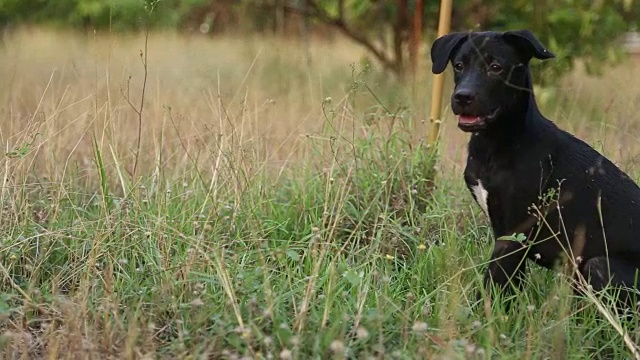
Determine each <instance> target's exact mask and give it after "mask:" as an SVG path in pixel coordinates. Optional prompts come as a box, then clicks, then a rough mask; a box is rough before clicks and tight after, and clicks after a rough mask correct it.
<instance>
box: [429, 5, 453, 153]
mask: <svg viewBox="0 0 640 360" xmlns="http://www.w3.org/2000/svg"><path fill="white" fill-rule="evenodd" d="M452 5H453V0H441V1H440V19H439V20H438V37H441V36H443V35H446V34H448V33H449V29H450V28H451V8H452ZM443 86H444V72H443V73H440V74H434V76H433V88H432V91H431V115H430V116H429V125H430V126H429V133H428V134H427V135H428V138H427V145H428V146H429V147H434V146H435V145H436V142H437V141H438V135H439V132H440V122H441V120H440V116H441V115H442V88H443Z"/></svg>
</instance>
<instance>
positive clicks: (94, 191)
mask: <svg viewBox="0 0 640 360" xmlns="http://www.w3.org/2000/svg"><path fill="white" fill-rule="evenodd" d="M26 34H28V35H31V36H30V37H29V40H25V38H26V35H25V33H22V34H18V35H16V38H15V39H16V40H15V42H10V43H9V50H8V52H7V54H6V55H1V56H0V60H1V62H2V63H4V64H5V65H7V64H11V63H12V60H11V59H15V58H19V59H21V60H20V62H15V63H13V65H14V66H15V67H17V68H18V70H14V72H13V73H10V71H11V70H6V69H10V66H5V67H4V68H5V70H3V71H5V72H6V73H4V74H0V75H2V76H4V78H11V76H10V75H13V78H14V80H13V81H12V82H10V84H11V85H10V86H9V87H8V88H7V89H4V90H3V92H2V93H1V95H2V96H5V98H6V99H7V103H8V104H9V105H8V106H7V107H5V108H3V109H2V114H3V116H4V119H5V120H3V122H2V124H1V126H2V140H3V142H4V143H5V144H6V145H7V146H6V148H7V151H6V153H7V155H6V156H5V157H4V159H3V164H2V165H3V166H2V169H3V170H2V171H3V175H4V176H3V177H4V179H5V180H4V183H3V186H2V192H1V194H0V199H1V200H2V205H3V208H2V213H1V217H0V241H1V243H2V247H1V248H0V279H1V281H0V286H1V289H2V295H1V296H0V327H1V328H2V334H0V346H1V347H2V353H3V354H4V355H5V356H6V357H7V358H10V357H11V356H16V357H22V358H33V357H46V358H132V359H133V358H135V359H138V358H140V359H142V358H205V357H210V358H229V359H233V358H236V359H238V358H255V359H271V358H275V359H305V358H385V359H386V358H398V359H411V358H446V359H451V358H469V359H486V358H500V359H523V358H524V359H534V358H535V359H537V358H551V359H561V358H562V359H563V358H567V359H579V358H592V357H596V358H598V357H600V358H628V357H630V352H629V350H628V347H627V346H626V345H625V343H624V342H623V340H622V337H621V336H620V334H619V332H618V331H616V329H615V328H614V326H613V325H612V323H613V324H616V323H617V320H614V321H611V319H610V320H607V319H606V318H605V317H603V316H602V315H601V314H600V313H599V312H598V310H597V305H598V304H600V302H599V301H594V300H593V299H591V300H590V299H578V298H576V297H574V295H573V294H572V293H571V291H570V281H569V280H568V279H567V276H565V275H562V274H557V273H553V272H550V271H545V270H541V269H530V270H529V272H530V273H531V276H530V277H529V278H528V283H529V286H527V289H526V291H524V292H522V293H519V294H518V295H517V297H516V299H515V302H514V304H513V305H512V308H511V310H510V311H506V309H505V308H504V305H503V304H504V303H503V302H502V301H500V299H498V300H497V301H495V302H494V303H493V304H489V303H476V302H475V298H474V295H475V292H476V290H477V289H479V286H480V284H481V279H482V269H483V266H484V263H483V262H484V261H486V259H487V256H488V254H489V252H490V251H491V244H492V236H491V232H490V229H489V227H488V226H487V221H486V219H485V218H484V216H483V215H482V213H481V212H480V211H479V209H478V207H477V206H475V204H474V203H473V202H472V200H471V199H472V198H471V196H470V195H469V194H468V192H467V190H466V188H465V187H464V185H463V182H462V177H461V170H460V168H459V166H460V162H459V160H457V159H456V157H457V156H458V154H459V153H460V152H459V151H453V152H452V151H451V149H450V147H451V146H452V144H454V146H462V144H464V141H465V139H464V138H463V137H462V136H461V135H460V134H457V132H456V131H455V129H452V128H450V127H449V128H447V127H445V129H444V135H443V136H444V137H443V138H444V143H443V144H442V148H441V149H440V153H439V154H438V156H437V157H434V156H433V153H432V152H431V151H429V149H427V148H426V146H425V144H424V143H423V141H424V140H423V139H422V136H421V134H424V127H423V126H422V124H421V123H420V121H415V113H416V112H419V111H420V109H422V110H424V108H425V104H412V103H411V101H409V100H403V99H408V98H409V96H408V95H407V94H408V93H409V92H408V91H405V90H404V89H403V88H400V87H398V86H393V85H390V84H388V83H387V81H388V80H384V77H382V76H380V75H379V74H377V73H376V72H375V69H374V70H370V71H362V69H361V68H360V67H359V66H357V65H355V66H354V68H353V69H356V71H354V72H352V67H351V66H350V65H349V64H350V63H351V62H354V61H353V59H358V58H359V57H358V56H359V55H358V53H357V51H356V50H353V48H352V47H351V46H350V45H348V44H346V45H345V44H342V43H339V44H332V45H330V46H329V45H326V44H322V43H319V44H317V45H314V46H312V48H311V50H310V51H312V52H314V53H319V54H322V53H323V52H322V51H325V52H330V53H331V54H332V55H333V57H332V58H331V59H327V58H324V57H318V59H316V60H314V61H312V62H307V60H306V59H305V57H304V56H303V54H304V52H303V51H300V52H296V51H297V50H295V49H297V48H298V47H297V45H296V44H289V43H284V42H277V41H275V40H273V39H270V40H260V41H270V43H269V44H270V45H271V46H273V45H274V44H276V45H278V49H283V48H284V49H285V50H286V51H289V52H290V53H291V57H290V58H288V59H285V58H283V57H282V55H281V54H280V51H281V50H278V49H276V51H273V50H272V49H269V45H267V46H266V47H264V46H262V45H259V44H260V42H259V41H258V42H253V40H247V42H246V43H244V44H243V45H238V44H237V43H235V42H234V41H232V40H227V39H224V40H217V42H216V41H214V42H213V43H208V42H205V41H204V40H197V39H196V40H194V39H189V41H193V42H195V44H192V43H189V42H188V41H187V40H186V39H174V38H172V37H171V36H167V35H158V36H156V37H154V38H152V39H151V46H152V48H154V47H155V48H154V49H155V50H153V51H152V52H151V53H150V62H151V64H152V65H151V69H152V70H151V71H152V73H151V74H150V79H151V83H150V90H149V94H150V95H149V101H148V105H147V106H148V108H147V113H146V114H147V115H146V117H145V123H144V126H145V131H144V133H143V134H144V136H143V139H142V140H143V141H142V150H143V151H141V155H140V158H141V164H140V165H141V166H140V170H139V172H138V175H139V176H138V177H137V178H135V179H131V176H130V173H131V168H130V166H131V165H130V164H131V163H132V162H133V156H132V155H131V151H132V148H133V145H132V144H134V143H135V136H134V135H130V134H131V133H134V134H135V128H136V126H137V125H136V123H135V114H132V111H131V109H130V108H128V107H127V105H126V103H125V102H124V101H123V98H122V96H123V95H122V92H121V89H122V86H123V84H126V81H127V80H126V79H127V77H128V74H135V75H136V76H134V80H133V83H132V89H133V88H134V86H135V89H136V90H135V91H137V89H139V85H140V83H139V81H138V82H136V81H137V80H139V78H140V77H139V71H140V68H139V67H137V66H138V64H137V63H136V61H139V60H138V59H136V58H135V56H132V60H126V56H127V54H129V55H130V54H136V51H137V50H136V49H137V47H139V46H140V44H141V42H140V39H139V38H135V39H118V38H114V37H110V38H98V39H92V40H87V39H80V40H78V39H75V38H72V39H74V40H71V45H70V46H69V49H68V54H62V53H61V52H56V51H51V48H50V47H51V46H52V45H51V44H52V43H53V44H56V43H57V44H62V43H63V42H64V41H68V40H64V39H65V38H64V37H61V36H59V35H55V34H54V35H51V34H45V33H41V32H35V33H26ZM20 40H21V41H20ZM114 44H115V45H114ZM185 44H186V45H185ZM67 45H68V44H67ZM31 48H33V49H36V50H35V53H40V54H42V53H45V54H47V56H48V60H47V61H43V60H42V59H41V57H40V56H33V55H30V54H31V53H30V51H34V50H31ZM196 50H197V51H196ZM261 52H262V55H259V54H260V53H261ZM102 53H108V54H110V55H109V56H108V57H107V56H98V55H99V54H102ZM160 54H164V55H166V56H161V55H160ZM185 54H186V55H185ZM193 54H201V55H200V56H201V58H200V57H198V58H196V57H195V56H194V55H193ZM216 54H224V56H220V57H215V56H213V55H216ZM208 55H211V56H208ZM105 59H107V60H105ZM123 59H125V60H123ZM208 61H211V62H208ZM132 64H133V65H132ZM53 69H58V70H55V71H58V72H57V73H56V72H55V71H54V70H53ZM167 69H172V71H169V70H167ZM27 70H29V71H27ZM613 71H616V70H613ZM47 73H48V74H49V75H46V76H43V75H45V74H47ZM52 74H53V75H52ZM216 74H219V75H216ZM207 76H208V77H209V78H206V77H207ZM49 78H51V79H52V80H51V81H47V79H49ZM221 79H224V82H223V81H222V80H221ZM280 79H282V81H280ZM424 79H428V76H424ZM621 79H623V80H624V77H621ZM585 81H587V80H585ZM588 81H593V80H588ZM365 85H366V86H365ZM565 86H569V87H570V86H571V85H565ZM428 89H429V84H428V83H427V82H426V81H425V89H424V91H425V93H427V91H428ZM135 91H132V93H133V94H134V96H137V94H138V93H137V92H135ZM638 93H640V91H638V92H637V93H634V94H636V95H637V94H638ZM87 95H89V100H83V99H85V98H86V96H87ZM374 95H375V96H374ZM572 95H573V94H572ZM581 96H582V95H581ZM584 96H585V98H586V97H587V95H584ZM631 96H633V95H631ZM584 101H588V100H584ZM563 104H564V103H563V102H562V101H558V102H557V103H555V102H554V103H551V104H549V105H548V106H547V109H546V110H547V112H550V113H551V114H555V115H557V118H559V119H560V120H559V121H560V122H562V121H565V122H564V124H563V125H566V126H567V127H571V128H573V129H575V130H577V131H578V132H582V133H584V134H591V136H593V138H596V139H597V138H603V139H604V138H606V136H604V135H602V137H601V133H599V132H595V131H593V130H592V128H590V126H592V125H591V124H592V123H594V122H595V121H593V118H589V119H590V120H591V121H589V122H585V123H580V122H576V121H572V120H571V119H573V118H579V117H580V116H588V115H589V113H590V112H591V110H590V109H582V108H581V107H580V106H574V107H573V108H569V109H567V108H566V107H565V106H563ZM630 104H631V102H630ZM445 111H446V110H445ZM602 111H603V112H604V111H605V110H602ZM618 111H620V112H623V111H627V110H626V108H625V107H622V106H621V107H620V108H619V110H618ZM564 119H570V120H569V121H566V120H564ZM608 125H609V127H611V128H617V129H618V132H614V135H610V133H609V134H608V135H607V136H619V137H620V138H624V133H625V132H627V131H629V129H631V128H633V126H634V125H633V123H632V122H631V121H629V119H628V118H624V117H623V119H622V120H620V121H619V122H613V121H612V122H610V123H608ZM595 126H600V125H598V124H596V125H595ZM35 134H39V135H38V136H36V135H35ZM416 134H417V135H416ZM455 144H458V145H455ZM607 144H608V143H607ZM603 148H604V150H605V152H608V154H613V157H615V156H616V154H618V153H616V152H615V147H607V146H606V144H605V146H604V147H603ZM634 149H635V150H636V151H637V150H638V148H637V147H635V148H633V147H628V148H627V151H628V152H629V154H623V156H622V158H626V156H630V155H632V154H633V151H634ZM436 160H437V166H436V170H432V165H433V164H434V161H436ZM625 325H628V324H626V323H625ZM630 331H631V330H630ZM639 335H640V334H637V333H636V332H630V334H629V336H630V337H631V340H632V341H638V339H637V337H638V336H639Z"/></svg>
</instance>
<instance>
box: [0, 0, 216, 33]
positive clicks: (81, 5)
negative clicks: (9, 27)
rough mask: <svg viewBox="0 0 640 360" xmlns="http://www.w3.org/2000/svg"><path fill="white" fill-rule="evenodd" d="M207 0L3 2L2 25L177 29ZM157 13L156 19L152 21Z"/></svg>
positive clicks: (13, 0)
mask: <svg viewBox="0 0 640 360" xmlns="http://www.w3.org/2000/svg"><path fill="white" fill-rule="evenodd" d="M205 2H206V0H185V1H180V0H160V1H158V0H56V1H47V0H33V1H21V0H0V23H5V24H7V23H22V22H36V23H53V24H58V25H64V26H69V25H70V26H72V27H83V26H91V27H93V28H97V29H109V28H110V29H112V30H116V31H124V30H137V29H141V28H142V27H143V26H144V25H145V24H146V23H147V19H149V21H150V23H151V25H153V26H157V27H176V26H177V25H178V24H179V21H180V20H181V19H182V17H183V16H184V15H185V14H186V13H187V12H188V11H189V10H191V9H192V8H193V7H195V6H198V5H201V4H204V3H205ZM152 10H153V12H154V15H153V16H151V17H149V16H148V15H149V13H150V12H151V11H152Z"/></svg>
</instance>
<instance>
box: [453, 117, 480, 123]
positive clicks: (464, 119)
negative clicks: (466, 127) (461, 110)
mask: <svg viewBox="0 0 640 360" xmlns="http://www.w3.org/2000/svg"><path fill="white" fill-rule="evenodd" d="M478 121H480V116H466V115H460V116H458V122H460V123H461V124H473V123H477V122H478Z"/></svg>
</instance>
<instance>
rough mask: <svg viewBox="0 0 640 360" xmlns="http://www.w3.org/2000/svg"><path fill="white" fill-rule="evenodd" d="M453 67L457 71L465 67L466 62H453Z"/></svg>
mask: <svg viewBox="0 0 640 360" xmlns="http://www.w3.org/2000/svg"><path fill="white" fill-rule="evenodd" d="M453 69H454V70H455V71H462V69H464V64H463V63H462V62H460V61H458V62H457V63H455V64H453Z"/></svg>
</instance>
